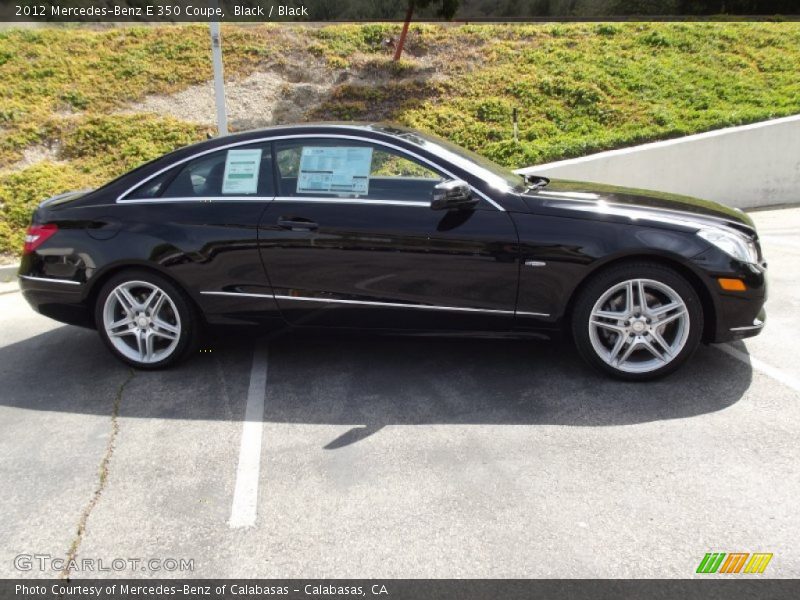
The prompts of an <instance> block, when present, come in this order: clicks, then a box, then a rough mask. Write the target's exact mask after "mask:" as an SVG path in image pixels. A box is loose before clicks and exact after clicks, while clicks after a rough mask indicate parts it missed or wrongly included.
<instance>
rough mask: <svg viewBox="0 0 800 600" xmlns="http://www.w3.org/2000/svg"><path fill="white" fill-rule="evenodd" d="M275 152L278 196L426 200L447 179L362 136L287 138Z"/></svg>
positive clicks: (423, 165) (420, 163) (409, 158)
mask: <svg viewBox="0 0 800 600" xmlns="http://www.w3.org/2000/svg"><path fill="white" fill-rule="evenodd" d="M275 154H276V163H277V166H278V175H279V178H280V181H279V182H278V183H279V193H280V195H282V196H297V197H304V196H305V197H322V198H329V197H330V198H363V199H369V200H399V201H408V202H414V201H417V202H418V201H428V200H429V199H430V197H431V193H432V191H433V187H434V186H435V185H436V184H437V183H439V182H440V181H443V180H444V179H445V177H444V176H443V175H442V174H441V173H439V172H437V171H436V170H434V169H432V168H431V167H429V166H428V165H426V164H423V163H422V162H419V161H417V160H416V159H414V158H412V157H410V156H406V155H404V154H403V153H401V152H395V151H393V150H391V149H389V148H386V147H384V146H380V145H377V144H369V143H365V142H353V141H349V140H334V139H317V140H314V139H308V140H306V139H304V140H289V141H285V142H280V143H278V144H277V146H276V153H275Z"/></svg>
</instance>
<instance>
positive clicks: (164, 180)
mask: <svg viewBox="0 0 800 600" xmlns="http://www.w3.org/2000/svg"><path fill="white" fill-rule="evenodd" d="M274 189H275V188H274V185H273V181H272V153H271V150H270V145H269V144H268V143H261V144H251V145H249V146H237V147H236V148H229V149H226V150H219V151H217V152H212V153H210V154H206V155H204V156H200V157H198V158H195V159H194V160H190V161H189V162H187V163H184V164H182V165H178V166H176V167H174V168H172V169H169V170H168V171H166V172H164V173H162V174H161V175H158V176H156V177H155V178H153V179H151V180H150V181H147V182H145V183H144V184H142V185H141V186H139V187H138V188H137V189H135V190H133V191H132V192H131V193H130V194H128V196H126V200H140V199H142V200H145V199H147V200H149V199H158V198H164V199H178V198H180V199H191V198H205V199H214V198H230V197H251V196H252V197H272V196H274V195H275V192H274Z"/></svg>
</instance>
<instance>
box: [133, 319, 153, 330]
mask: <svg viewBox="0 0 800 600" xmlns="http://www.w3.org/2000/svg"><path fill="white" fill-rule="evenodd" d="M136 322H137V324H138V325H139V327H141V328H142V329H144V328H145V327H147V326H148V325H149V324H150V319H148V318H147V317H145V316H140V317H139V318H138V319H136Z"/></svg>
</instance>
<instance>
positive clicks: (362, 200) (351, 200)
mask: <svg viewBox="0 0 800 600" xmlns="http://www.w3.org/2000/svg"><path fill="white" fill-rule="evenodd" d="M274 200H275V202H317V203H319V204H377V205H383V206H416V207H420V206H421V207H424V208H430V207H431V205H430V203H428V202H417V201H414V200H409V201H405V200H370V199H368V198H325V197H322V196H275V198H274Z"/></svg>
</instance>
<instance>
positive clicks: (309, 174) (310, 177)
mask: <svg viewBox="0 0 800 600" xmlns="http://www.w3.org/2000/svg"><path fill="white" fill-rule="evenodd" d="M371 165H372V148H370V147H368V146H367V147H364V146H303V152H302V154H301V155H300V173H299V174H298V176H297V193H298V194H309V193H314V192H326V193H330V194H337V193H349V194H367V193H369V172H370V166H371Z"/></svg>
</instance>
